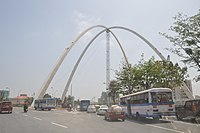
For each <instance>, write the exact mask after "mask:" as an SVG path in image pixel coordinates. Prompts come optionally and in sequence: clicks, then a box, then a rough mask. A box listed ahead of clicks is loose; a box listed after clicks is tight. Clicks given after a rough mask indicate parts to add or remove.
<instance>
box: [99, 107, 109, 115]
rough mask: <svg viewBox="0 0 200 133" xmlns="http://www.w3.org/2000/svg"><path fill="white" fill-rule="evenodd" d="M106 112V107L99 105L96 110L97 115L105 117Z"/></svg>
mask: <svg viewBox="0 0 200 133" xmlns="http://www.w3.org/2000/svg"><path fill="white" fill-rule="evenodd" d="M107 110H108V106H107V105H101V106H100V108H99V109H98V110H97V115H105V113H106V112H107Z"/></svg>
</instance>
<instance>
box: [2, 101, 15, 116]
mask: <svg viewBox="0 0 200 133" xmlns="http://www.w3.org/2000/svg"><path fill="white" fill-rule="evenodd" d="M12 110H13V107H12V102H10V101H2V102H0V113H3V112H7V113H12Z"/></svg>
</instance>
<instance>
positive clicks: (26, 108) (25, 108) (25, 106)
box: [24, 105, 28, 113]
mask: <svg viewBox="0 0 200 133" xmlns="http://www.w3.org/2000/svg"><path fill="white" fill-rule="evenodd" d="M26 112H28V106H27V105H24V113H26Z"/></svg>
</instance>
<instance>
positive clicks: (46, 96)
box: [43, 93, 51, 98]
mask: <svg viewBox="0 0 200 133" xmlns="http://www.w3.org/2000/svg"><path fill="white" fill-rule="evenodd" d="M43 98H51V95H49V94H48V93H46V94H45V95H44V97H43Z"/></svg>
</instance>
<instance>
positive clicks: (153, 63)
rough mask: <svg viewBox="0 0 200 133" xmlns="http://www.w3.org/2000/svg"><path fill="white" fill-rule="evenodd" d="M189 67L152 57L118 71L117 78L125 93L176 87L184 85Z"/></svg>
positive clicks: (121, 89)
mask: <svg viewBox="0 0 200 133" xmlns="http://www.w3.org/2000/svg"><path fill="white" fill-rule="evenodd" d="M186 74H187V68H181V67H180V66H179V65H178V64H175V65H174V64H173V63H172V62H170V61H157V60H155V59H154V57H152V58H151V59H149V60H148V61H144V60H143V59H142V60H141V61H140V62H139V63H138V64H136V65H134V66H131V65H130V66H127V65H124V64H123V67H122V68H121V69H120V70H119V71H118V72H117V73H116V79H117V82H118V85H119V87H120V90H119V91H121V92H122V93H123V94H130V93H134V92H137V91H141V90H146V89H149V88H153V87H167V88H174V87H176V86H180V85H182V83H183V81H184V80H185V77H186V76H187V75H186Z"/></svg>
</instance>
